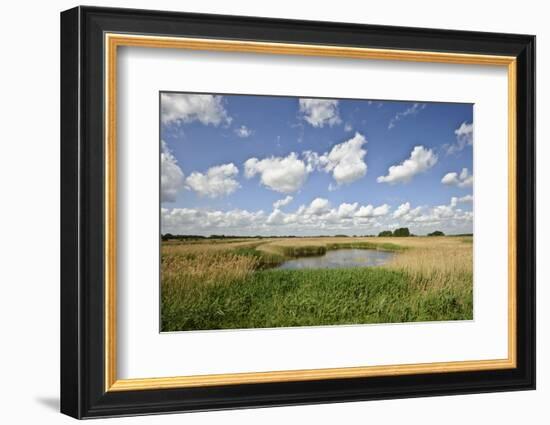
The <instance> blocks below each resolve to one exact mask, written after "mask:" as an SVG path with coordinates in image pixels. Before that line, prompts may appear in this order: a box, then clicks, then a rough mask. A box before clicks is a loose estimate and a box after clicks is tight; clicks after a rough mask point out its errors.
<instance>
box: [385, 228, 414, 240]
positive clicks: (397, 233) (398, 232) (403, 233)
mask: <svg viewBox="0 0 550 425" xmlns="http://www.w3.org/2000/svg"><path fill="white" fill-rule="evenodd" d="M378 236H379V237H381V238H383V237H390V236H391V237H407V236H414V235H413V234H411V232H410V231H409V228H408V227H400V228H399V229H395V230H394V231H393V232H392V231H391V230H384V231H382V232H380V233H378Z"/></svg>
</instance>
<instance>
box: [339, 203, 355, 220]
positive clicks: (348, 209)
mask: <svg viewBox="0 0 550 425" xmlns="http://www.w3.org/2000/svg"><path fill="white" fill-rule="evenodd" d="M358 206H359V204H358V203H357V202H354V203H353V204H348V203H346V202H344V203H342V204H340V206H339V207H338V217H341V218H351V217H353V216H354V214H355V211H356V210H357V207H358Z"/></svg>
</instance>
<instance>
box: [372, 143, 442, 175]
mask: <svg viewBox="0 0 550 425" xmlns="http://www.w3.org/2000/svg"><path fill="white" fill-rule="evenodd" d="M436 163H437V155H436V154H435V153H434V152H433V151H432V150H431V149H426V148H425V147H424V146H415V147H414V149H413V150H412V152H411V156H410V157H409V159H406V160H405V161H403V162H402V163H401V164H399V165H392V166H391V167H390V168H389V169H388V175H387V176H380V177H378V178H377V179H376V181H377V182H378V183H390V184H395V183H406V182H408V181H410V180H411V179H412V178H413V177H414V176H415V175H417V174H420V173H423V172H425V171H427V170H429V169H430V168H432V167H433V166H434V165H435V164H436Z"/></svg>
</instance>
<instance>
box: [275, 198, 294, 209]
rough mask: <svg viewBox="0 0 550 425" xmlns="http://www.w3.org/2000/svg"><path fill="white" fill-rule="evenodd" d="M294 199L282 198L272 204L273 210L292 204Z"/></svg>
mask: <svg viewBox="0 0 550 425" xmlns="http://www.w3.org/2000/svg"><path fill="white" fill-rule="evenodd" d="M293 199H294V198H293V197H292V196H290V195H288V196H286V197H284V198H283V199H279V200H278V201H275V202H274V203H273V208H275V209H279V208H282V207H284V206H286V205H288V204H290V203H291V202H292V200H293Z"/></svg>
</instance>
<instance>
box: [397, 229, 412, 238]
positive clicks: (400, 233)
mask: <svg viewBox="0 0 550 425" xmlns="http://www.w3.org/2000/svg"><path fill="white" fill-rule="evenodd" d="M410 235H411V232H409V229H408V228H407V227H400V228H399V229H395V230H394V231H393V236H398V237H404V236H410Z"/></svg>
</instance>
